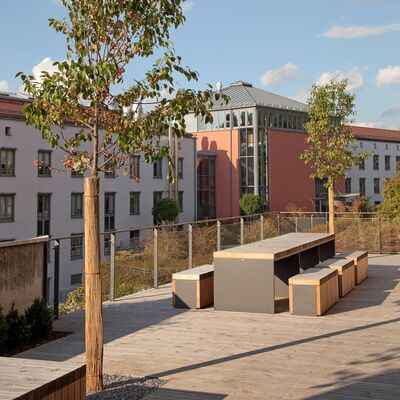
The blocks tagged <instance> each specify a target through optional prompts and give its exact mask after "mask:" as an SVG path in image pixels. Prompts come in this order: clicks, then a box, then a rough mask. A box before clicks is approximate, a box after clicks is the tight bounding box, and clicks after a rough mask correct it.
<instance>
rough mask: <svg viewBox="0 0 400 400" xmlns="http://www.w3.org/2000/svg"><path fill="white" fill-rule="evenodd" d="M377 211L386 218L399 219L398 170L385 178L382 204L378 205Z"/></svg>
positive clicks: (399, 179) (399, 176) (399, 182)
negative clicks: (393, 174)
mask: <svg viewBox="0 0 400 400" xmlns="http://www.w3.org/2000/svg"><path fill="white" fill-rule="evenodd" d="M378 211H379V212H380V213H382V214H384V216H385V217H386V218H389V219H392V220H396V221H400V172H397V174H396V175H395V176H393V177H392V178H388V179H385V187H384V189H383V204H381V205H380V206H379V207H378Z"/></svg>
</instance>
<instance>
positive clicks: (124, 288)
mask: <svg viewBox="0 0 400 400" xmlns="http://www.w3.org/2000/svg"><path fill="white" fill-rule="evenodd" d="M136 292H137V289H136V288H135V285H134V284H133V283H124V282H123V283H121V284H120V285H118V287H117V289H116V290H115V297H116V298H117V299H118V298H119V297H124V296H128V295H130V294H133V293H136Z"/></svg>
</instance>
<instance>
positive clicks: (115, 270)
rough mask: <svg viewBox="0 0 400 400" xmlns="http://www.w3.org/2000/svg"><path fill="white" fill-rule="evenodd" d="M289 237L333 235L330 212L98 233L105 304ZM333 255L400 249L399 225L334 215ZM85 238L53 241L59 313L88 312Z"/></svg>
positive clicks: (51, 294) (51, 295)
mask: <svg viewBox="0 0 400 400" xmlns="http://www.w3.org/2000/svg"><path fill="white" fill-rule="evenodd" d="M290 232H319V233H323V232H328V216H327V214H326V213H295V212H290V213H283V212H282V213H269V214H262V215H261V214H260V215H253V216H246V217H236V218H225V219H220V220H206V221H196V222H191V223H182V224H176V225H168V226H164V225H162V226H154V227H147V228H140V229H132V230H125V231H114V232H107V233H103V234H102V235H101V249H102V252H101V254H102V261H101V278H102V296H103V300H104V301H108V300H115V299H117V298H120V297H123V296H126V295H130V294H133V293H136V292H139V291H142V290H145V289H149V288H153V287H158V286H160V285H164V284H166V283H169V282H171V277H172V274H173V273H175V272H178V271H182V270H185V269H188V268H192V267H197V266H200V265H203V264H211V263H212V262H213V253H214V252H215V251H218V250H223V249H227V248H230V247H233V246H239V245H241V244H246V243H252V242H255V241H258V240H262V239H268V238H271V237H274V236H279V235H284V234H287V233H290ZM336 250H337V251H343V250H368V251H369V252H370V253H398V252H400V224H399V223H398V220H397V222H396V221H395V220H393V219H391V218H382V217H379V216H378V215H377V214H373V213H370V214H360V213H342V214H337V215H336ZM83 279H84V236H83V235H74V236H70V237H65V238H59V239H52V240H50V243H49V255H48V280H47V283H48V288H47V289H48V290H47V293H48V301H49V304H52V305H53V306H54V309H55V313H56V316H57V315H58V312H60V313H67V312H71V311H74V310H77V309H80V308H83V307H84V289H83V287H84V282H83Z"/></svg>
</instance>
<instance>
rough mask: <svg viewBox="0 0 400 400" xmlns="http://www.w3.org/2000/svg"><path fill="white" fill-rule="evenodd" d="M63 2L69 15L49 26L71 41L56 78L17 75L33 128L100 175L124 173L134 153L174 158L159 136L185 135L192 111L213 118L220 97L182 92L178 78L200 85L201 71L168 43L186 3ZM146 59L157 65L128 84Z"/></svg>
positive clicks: (69, 162)
mask: <svg viewBox="0 0 400 400" xmlns="http://www.w3.org/2000/svg"><path fill="white" fill-rule="evenodd" d="M62 3H63V5H64V6H65V8H66V10H67V13H68V17H67V18H65V19H63V20H55V19H50V20H49V22H50V26H51V27H52V28H53V29H55V30H56V31H57V32H60V33H62V34H63V35H64V37H65V40H66V46H67V51H66V60H64V61H59V62H55V63H54V65H55V66H56V68H57V70H56V72H54V73H52V74H50V73H48V72H43V73H42V74H41V77H40V79H39V80H38V79H35V77H34V76H27V75H25V74H23V73H19V74H17V75H20V76H21V78H22V81H23V85H24V88H25V91H26V92H27V93H28V94H30V95H31V96H32V97H33V102H32V103H31V104H29V105H27V106H26V107H25V115H26V119H27V124H33V125H34V126H35V127H36V128H38V129H39V130H40V131H41V132H42V135H43V137H44V138H45V139H47V140H48V141H49V142H50V144H51V145H52V146H53V147H60V148H61V149H62V150H63V151H64V154H65V159H64V165H65V167H67V168H74V169H75V170H76V171H78V172H84V171H86V170H90V172H91V174H92V175H97V173H98V171H104V170H106V171H107V172H109V171H110V170H114V169H118V168H121V167H122V166H123V165H125V164H126V163H127V161H128V160H129V156H130V155H132V154H143V155H144V157H145V160H146V161H148V162H150V161H151V159H152V157H154V156H159V157H162V156H168V151H167V150H168V149H167V147H166V146H163V147H162V148H157V146H156V142H157V136H159V135H160V133H162V132H166V130H167V129H168V127H170V126H172V128H173V132H174V133H175V134H176V135H177V136H180V135H182V134H183V133H184V132H185V120H184V117H185V115H186V114H187V113H188V112H190V111H193V112H194V113H195V114H196V115H202V116H205V117H206V120H210V118H211V115H210V113H209V112H208V111H207V110H208V109H209V108H210V107H211V104H212V100H213V98H218V97H219V95H218V94H215V95H214V94H213V93H212V91H211V90H210V89H208V90H205V91H195V90H191V89H178V90H176V77H177V75H181V76H183V77H184V78H185V79H187V80H188V81H196V80H197V79H198V74H197V72H195V71H193V70H191V69H190V68H189V67H186V66H183V65H182V59H181V57H180V56H178V55H177V54H176V53H175V50H174V46H173V43H172V42H171V39H170V36H171V31H172V30H173V29H176V28H178V27H179V26H181V25H182V24H183V23H184V21H185V17H184V15H183V12H182V7H181V3H182V0H158V1H153V0H141V1H136V0H90V1H88V0H62ZM156 55H157V56H156ZM144 59H145V60H146V62H149V61H148V60H151V64H152V67H151V68H150V69H149V70H148V71H147V72H146V73H145V74H144V76H142V77H134V79H130V80H127V74H126V68H127V66H128V64H129V63H133V64H135V63H136V64H140V63H143V62H144V61H143V60H144ZM129 83H131V85H130V86H128V85H129ZM126 86H128V88H127V89H123V87H126ZM171 95H173V97H171V98H167V97H168V96H171ZM149 102H151V103H152V102H154V103H156V104H154V107H153V108H152V109H151V110H149V111H148V112H147V113H146V114H145V115H144V116H143V117H142V118H132V115H126V114H124V113H122V109H123V107H131V106H132V105H134V107H133V108H134V109H136V108H138V107H139V105H140V104H146V103H149ZM67 123H73V124H75V126H76V129H75V132H74V133H73V134H72V135H71V134H70V135H67V133H66V131H65V126H66V124H67ZM54 126H57V127H58V129H57V130H55V129H54ZM99 130H101V132H100V133H99ZM84 142H91V143H92V151H89V150H88V149H87V148H86V147H85V149H83V148H82V147H81V145H82V143H84Z"/></svg>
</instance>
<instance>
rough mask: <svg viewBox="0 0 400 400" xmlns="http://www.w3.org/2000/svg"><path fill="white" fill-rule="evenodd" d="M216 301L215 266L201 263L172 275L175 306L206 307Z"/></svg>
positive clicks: (173, 302)
mask: <svg viewBox="0 0 400 400" xmlns="http://www.w3.org/2000/svg"><path fill="white" fill-rule="evenodd" d="M213 303H214V266H213V265H209V264H206V265H201V266H200V267H196V268H191V269H187V270H185V271H181V272H177V273H175V274H173V275H172V304H173V306H174V307H175V308H196V309H199V308H204V307H207V306H210V305H212V304H213Z"/></svg>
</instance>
